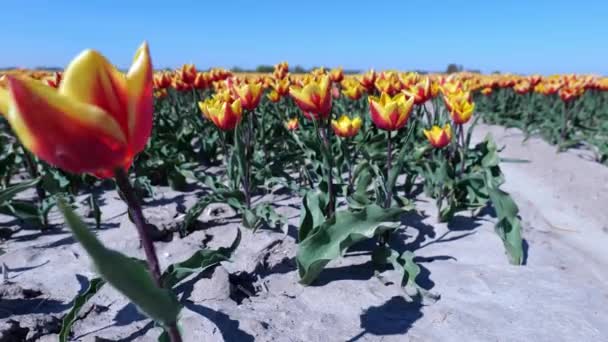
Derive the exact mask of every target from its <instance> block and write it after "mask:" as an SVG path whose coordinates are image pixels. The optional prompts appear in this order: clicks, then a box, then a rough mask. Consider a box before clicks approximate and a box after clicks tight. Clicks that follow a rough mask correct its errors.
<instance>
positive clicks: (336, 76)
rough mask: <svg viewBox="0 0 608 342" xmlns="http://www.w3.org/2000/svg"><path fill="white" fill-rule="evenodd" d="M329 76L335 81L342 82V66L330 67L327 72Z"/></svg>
mask: <svg viewBox="0 0 608 342" xmlns="http://www.w3.org/2000/svg"><path fill="white" fill-rule="evenodd" d="M329 78H330V79H331V81H332V82H335V83H340V82H342V80H343V79H344V70H342V68H337V69H332V70H331V71H330V73H329Z"/></svg>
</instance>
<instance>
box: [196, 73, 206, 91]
mask: <svg viewBox="0 0 608 342" xmlns="http://www.w3.org/2000/svg"><path fill="white" fill-rule="evenodd" d="M207 86H208V83H207V78H206V77H205V74H204V73H202V72H199V73H197V74H196V77H195V78H194V81H192V87H194V88H196V89H205V88H207Z"/></svg>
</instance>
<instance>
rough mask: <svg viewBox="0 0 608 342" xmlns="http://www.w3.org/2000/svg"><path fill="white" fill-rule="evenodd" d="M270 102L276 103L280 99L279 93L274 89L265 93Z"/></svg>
mask: <svg viewBox="0 0 608 342" xmlns="http://www.w3.org/2000/svg"><path fill="white" fill-rule="evenodd" d="M266 97H268V99H269V100H270V102H273V103H277V102H279V101H280V100H281V95H280V94H279V93H278V92H277V91H276V90H274V89H273V90H271V91H270V92H269V93H268V95H266Z"/></svg>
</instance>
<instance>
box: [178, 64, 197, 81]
mask: <svg viewBox="0 0 608 342" xmlns="http://www.w3.org/2000/svg"><path fill="white" fill-rule="evenodd" d="M196 74H197V72H196V67H195V66H194V64H184V65H182V67H181V68H179V69H178V70H177V76H178V77H179V79H180V80H181V81H182V82H184V83H186V84H192V83H193V82H194V80H195V79H196Z"/></svg>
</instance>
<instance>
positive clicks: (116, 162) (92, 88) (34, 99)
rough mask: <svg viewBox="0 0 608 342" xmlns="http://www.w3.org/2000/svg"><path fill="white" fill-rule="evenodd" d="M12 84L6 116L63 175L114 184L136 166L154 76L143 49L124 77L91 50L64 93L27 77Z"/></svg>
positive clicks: (68, 72) (147, 126) (71, 70)
mask: <svg viewBox="0 0 608 342" xmlns="http://www.w3.org/2000/svg"><path fill="white" fill-rule="evenodd" d="M7 82H8V90H4V89H0V110H1V111H3V112H4V114H5V115H6V118H7V119H8V121H9V122H10V124H11V126H12V127H13V130H14V131H15V133H16V134H17V136H18V137H19V139H20V140H21V142H22V143H23V145H24V146H25V147H26V148H27V149H29V150H30V151H32V152H33V153H34V154H36V155H37V156H38V157H39V158H40V159H42V160H44V161H46V162H48V163H49V164H52V165H55V166H57V167H59V168H61V169H63V170H66V171H69V172H73V173H91V174H94V175H96V176H98V177H103V178H108V177H112V176H113V174H114V171H115V170H116V169H117V168H124V169H128V168H129V167H130V166H131V163H132V161H133V158H134V156H135V155H136V154H137V153H139V152H140V151H141V150H143V148H144V147H145V145H146V143H147V141H148V138H149V137H150V132H151V129H152V114H153V110H154V107H153V69H152V62H151V59H150V54H149V51H148V45H147V44H145V43H144V44H142V45H141V46H140V47H139V49H138V50H137V52H136V54H135V58H134V60H133V64H132V65H131V68H130V69H129V71H128V72H127V74H126V75H125V74H122V73H121V72H119V71H118V70H116V68H114V66H112V64H111V63H110V62H109V61H108V60H107V59H106V58H105V57H104V56H102V55H101V54H100V53H98V52H96V51H93V50H86V51H84V52H82V53H81V54H80V55H79V56H78V57H76V58H75V59H74V60H73V61H72V62H71V63H70V65H69V66H68V67H67V68H66V69H65V72H64V73H63V80H62V81H61V84H60V85H59V88H58V89H55V88H52V87H49V86H47V85H44V84H42V83H40V82H38V81H34V80H31V79H28V78H25V77H21V76H7Z"/></svg>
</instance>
